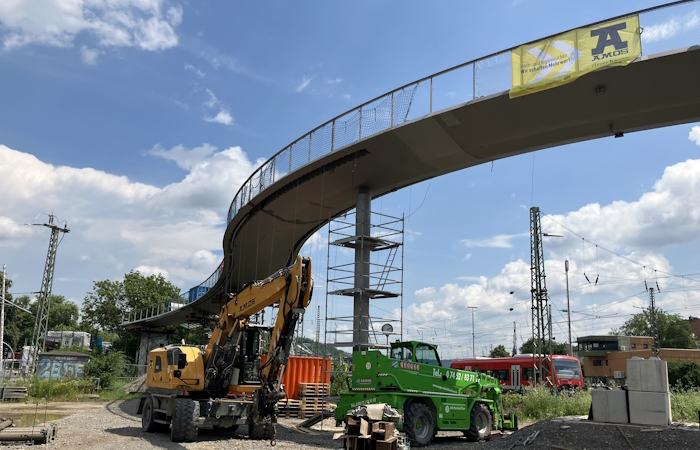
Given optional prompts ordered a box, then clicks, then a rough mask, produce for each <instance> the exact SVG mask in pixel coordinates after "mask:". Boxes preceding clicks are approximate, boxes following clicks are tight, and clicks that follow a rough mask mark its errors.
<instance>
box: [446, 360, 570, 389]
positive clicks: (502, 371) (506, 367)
mask: <svg viewBox="0 0 700 450" xmlns="http://www.w3.org/2000/svg"><path fill="white" fill-rule="evenodd" d="M552 359H553V360H554V370H553V371H552V376H548V379H547V380H545V382H546V385H547V386H552V383H553V384H554V386H556V387H557V388H559V389H562V388H564V389H571V388H583V377H582V375H581V364H580V363H579V360H578V359H576V358H574V357H572V356H565V355H554V356H552ZM535 363H538V364H539V361H538V358H535V359H534V360H533V357H532V355H517V356H513V357H511V358H476V359H455V360H453V361H452V364H451V365H450V367H452V368H453V369H461V370H468V371H476V370H477V369H478V370H479V371H481V372H483V373H487V374H488V375H491V376H492V377H495V378H498V384H499V385H500V386H501V388H503V389H506V390H519V389H521V387H523V386H532V385H534V384H538V385H539V384H541V382H540V380H537V382H536V383H535V381H534V378H535V370H534V369H535ZM543 364H544V366H545V370H546V373H549V372H550V367H551V361H550V359H549V358H547V359H545V360H544V362H543ZM551 377H553V380H552V379H549V378H551Z"/></svg>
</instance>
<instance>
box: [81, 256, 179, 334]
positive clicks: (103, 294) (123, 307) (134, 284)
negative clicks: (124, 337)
mask: <svg viewBox="0 0 700 450" xmlns="http://www.w3.org/2000/svg"><path fill="white" fill-rule="evenodd" d="M178 295H180V289H179V288H178V287H177V286H175V285H174V284H172V283H171V282H169V281H167V280H166V279H165V278H164V277H163V275H161V274H158V275H149V276H147V277H146V276H143V275H141V273H139V272H138V271H134V270H132V271H131V272H129V273H127V274H126V275H124V280H123V281H110V280H102V281H95V282H94V283H93V288H92V291H90V292H88V293H87V295H86V296H85V300H84V301H83V323H86V324H88V325H89V326H91V327H92V328H93V329H94V330H95V331H97V330H101V331H109V332H113V333H120V332H121V331H122V328H121V327H120V326H119V325H120V324H121V323H122V317H123V315H124V314H126V313H127V312H128V311H130V310H141V309H148V308H156V307H163V306H164V305H165V303H166V302H168V301H171V300H173V299H175V298H177V297H178Z"/></svg>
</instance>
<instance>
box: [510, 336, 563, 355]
mask: <svg viewBox="0 0 700 450" xmlns="http://www.w3.org/2000/svg"><path fill="white" fill-rule="evenodd" d="M545 345H546V347H544V350H545V352H544V353H546V352H547V351H549V342H547V343H545ZM568 352H569V346H568V345H567V344H560V343H558V342H557V341H552V353H553V354H555V355H566V354H568ZM520 353H536V352H535V339H533V338H530V339H528V340H527V341H525V343H524V344H523V345H522V346H521V347H520Z"/></svg>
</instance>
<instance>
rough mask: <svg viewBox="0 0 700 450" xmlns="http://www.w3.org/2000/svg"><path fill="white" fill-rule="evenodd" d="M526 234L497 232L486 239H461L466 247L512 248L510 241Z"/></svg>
mask: <svg viewBox="0 0 700 450" xmlns="http://www.w3.org/2000/svg"><path fill="white" fill-rule="evenodd" d="M525 236H528V234H527V233H520V234H499V235H498V236H494V237H492V238H488V239H462V241H461V242H462V243H463V244H464V245H465V246H466V247H467V248H472V247H490V248H512V247H513V243H512V242H511V241H512V240H513V239H515V238H521V237H525Z"/></svg>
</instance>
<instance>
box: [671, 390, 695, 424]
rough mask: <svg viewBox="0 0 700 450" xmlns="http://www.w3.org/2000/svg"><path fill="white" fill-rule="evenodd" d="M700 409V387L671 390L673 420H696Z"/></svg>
mask: <svg viewBox="0 0 700 450" xmlns="http://www.w3.org/2000/svg"><path fill="white" fill-rule="evenodd" d="M698 411H700V388H692V389H687V390H682V389H675V388H674V389H672V390H671V413H673V420H682V421H690V422H696V421H697V420H698Z"/></svg>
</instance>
